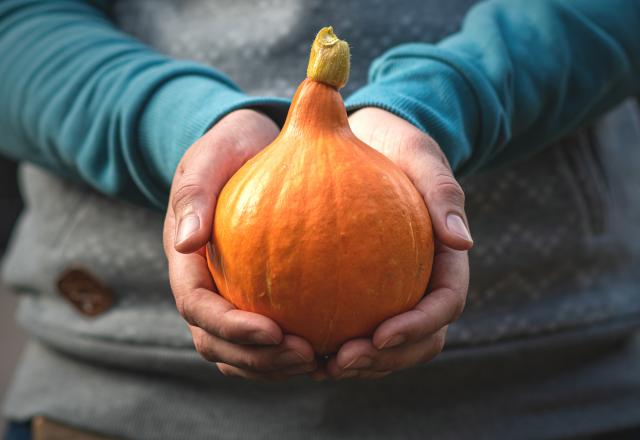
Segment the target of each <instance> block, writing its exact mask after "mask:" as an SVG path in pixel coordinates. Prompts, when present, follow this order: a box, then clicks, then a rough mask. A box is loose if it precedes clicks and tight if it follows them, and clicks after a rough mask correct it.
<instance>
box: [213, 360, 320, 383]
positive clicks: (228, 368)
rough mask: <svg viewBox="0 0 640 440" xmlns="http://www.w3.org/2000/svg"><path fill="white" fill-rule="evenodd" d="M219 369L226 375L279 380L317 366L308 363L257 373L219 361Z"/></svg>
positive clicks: (265, 380)
mask: <svg viewBox="0 0 640 440" xmlns="http://www.w3.org/2000/svg"><path fill="white" fill-rule="evenodd" d="M217 366H218V370H220V372H221V373H222V374H224V375H225V376H230V377H240V378H242V379H248V380H253V381H261V382H279V381H284V380H287V379H291V378H292V377H293V376H299V375H302V374H305V373H310V372H312V371H314V369H315V367H314V366H312V367H309V366H306V365H302V366H299V367H298V366H294V367H290V368H288V369H284V370H281V371H275V372H263V373H256V372H254V371H250V370H243V369H242V368H238V367H234V366H232V365H229V364H224V363H220V362H219V363H218V364H217Z"/></svg>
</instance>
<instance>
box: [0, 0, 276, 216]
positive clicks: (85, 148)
mask: <svg viewBox="0 0 640 440" xmlns="http://www.w3.org/2000/svg"><path fill="white" fill-rule="evenodd" d="M105 3H107V2H97V1H94V2H90V1H80V0H40V1H37V0H5V1H2V2H0V54H1V55H0V153H2V154H5V155H7V156H10V157H13V158H16V159H18V160H24V161H30V162H33V163H36V164H39V165H41V166H43V167H46V168H49V169H51V170H53V171H55V172H57V173H59V174H61V175H64V176H66V177H68V178H72V179H75V180H78V181H81V182H84V183H86V184H88V185H90V186H92V187H94V188H95V189H97V190H99V191H101V192H103V193H105V194H108V195H114V196H119V197H123V198H126V199H128V200H131V201H134V202H137V203H146V204H152V205H155V206H157V207H162V206H163V205H164V204H166V200H167V195H168V190H169V187H170V183H171V179H172V177H173V173H174V171H175V168H176V166H177V163H178V161H179V160H180V158H181V157H182V154H183V153H184V151H185V150H186V149H187V148H188V147H189V145H191V144H192V143H193V142H194V141H195V140H196V139H198V138H199V137H200V136H201V135H202V134H204V132H205V131H206V130H207V129H208V128H209V127H210V126H211V125H212V124H214V123H215V122H216V121H217V120H219V119H220V118H221V117H223V116H224V115H226V114H227V113H229V112H230V111H232V110H235V109H238V108H249V107H250V108H258V109H260V110H262V111H264V112H265V113H267V114H269V115H270V116H272V117H273V118H274V119H276V120H280V119H282V118H283V117H284V115H285V114H286V111H287V107H288V103H287V102H285V101H283V100H278V99H272V98H258V97H250V96H247V95H245V94H244V93H242V92H241V91H240V90H239V89H238V87H237V86H236V85H234V84H233V83H232V82H231V81H230V80H229V79H228V78H226V77H225V76H224V75H222V74H221V73H219V72H217V71H216V70H214V69H211V68H209V67H206V66H203V65H199V64H195V63H190V62H185V61H178V60H175V59H172V58H169V57H167V56H164V55H162V54H160V53H158V52H156V51H154V50H152V49H150V48H149V47H147V46H145V45H144V44H142V43H140V42H138V41H136V40H134V39H133V38H131V37H130V36H128V35H126V34H125V33H123V32H121V31H119V30H118V29H117V28H116V27H114V25H113V23H111V21H110V20H109V18H108V15H107V14H106V12H105V11H104V10H103V9H102V6H103V5H104V4H105Z"/></svg>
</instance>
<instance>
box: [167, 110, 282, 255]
mask: <svg viewBox="0 0 640 440" xmlns="http://www.w3.org/2000/svg"><path fill="white" fill-rule="evenodd" d="M277 135H278V127H277V126H276V125H275V123H274V122H273V121H271V120H270V119H269V118H267V117H266V116H264V115H262V114H260V113H258V112H256V111H253V110H237V111H235V112H233V113H230V114H229V115H227V116H226V117H225V118H223V119H221V120H220V121H219V122H218V123H217V124H216V125H215V126H214V127H213V128H212V129H211V130H210V131H209V132H208V133H207V134H205V135H204V136H203V137H202V138H201V139H200V140H199V141H198V142H196V143H195V144H194V145H193V146H192V147H191V148H189V150H188V151H187V153H186V154H185V156H184V157H183V159H182V160H181V162H180V164H179V165H178V168H177V170H176V173H175V175H174V178H173V183H172V186H171V195H170V201H169V203H170V209H172V210H173V212H174V215H175V220H176V222H175V228H176V229H175V237H174V245H175V248H176V249H177V250H178V251H179V252H182V253H190V252H195V251H196V250H198V249H200V248H201V247H202V246H204V245H205V244H206V243H207V242H208V241H209V239H210V237H211V225H212V224H213V213H214V210H215V205H216V201H217V196H218V194H219V193H220V191H221V190H222V187H223V186H224V184H225V183H226V182H227V180H229V178H230V177H231V176H232V175H233V174H234V173H235V172H236V171H237V170H238V169H239V168H240V167H241V166H242V165H243V164H244V163H245V162H246V161H247V160H248V159H249V158H251V157H252V156H254V155H255V154H256V153H257V152H258V151H260V150H261V149H262V148H264V147H265V146H267V145H268V144H269V143H270V142H271V141H273V139H275V138H276V136H277Z"/></svg>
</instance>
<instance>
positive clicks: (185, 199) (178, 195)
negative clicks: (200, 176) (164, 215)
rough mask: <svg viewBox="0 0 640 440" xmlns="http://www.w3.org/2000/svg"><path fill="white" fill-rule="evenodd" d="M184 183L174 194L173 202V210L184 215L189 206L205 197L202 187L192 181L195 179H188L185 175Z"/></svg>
mask: <svg viewBox="0 0 640 440" xmlns="http://www.w3.org/2000/svg"><path fill="white" fill-rule="evenodd" d="M184 180H185V181H184V182H182V183H181V184H180V185H179V186H178V187H177V188H176V189H175V191H174V192H173V196H172V198H171V200H172V201H173V209H174V210H175V211H176V212H177V213H182V212H183V211H184V210H185V209H186V208H187V207H188V206H189V205H191V204H192V203H193V202H194V201H195V200H197V199H199V198H201V197H202V195H203V189H202V186H201V185H200V184H199V183H196V182H194V181H192V180H195V178H187V177H186V175H185V178H184Z"/></svg>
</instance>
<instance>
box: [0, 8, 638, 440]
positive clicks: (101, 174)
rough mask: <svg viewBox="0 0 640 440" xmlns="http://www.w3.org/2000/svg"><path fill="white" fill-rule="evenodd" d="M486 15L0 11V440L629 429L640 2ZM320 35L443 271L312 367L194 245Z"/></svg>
mask: <svg viewBox="0 0 640 440" xmlns="http://www.w3.org/2000/svg"><path fill="white" fill-rule="evenodd" d="M475 3H476V2H473V1H467V0H455V1H449V2H446V3H442V2H436V1H422V2H416V1H412V0H401V1H397V2H393V3H391V2H381V1H376V2H367V3H366V5H365V4H364V3H363V2H356V1H354V2H340V1H333V0H325V1H322V2H320V1H317V0H265V1H261V2H257V3H255V4H254V3H252V4H248V3H245V2H236V3H234V2H218V1H204V0H194V1H191V2H174V1H170V0H162V1H154V2H151V1H138V2H113V3H108V2H104V1H89V0H87V1H81V0H52V1H46V2H43V1H35V0H8V1H5V2H3V3H1V4H0V50H1V53H2V60H3V61H2V63H1V64H0V78H2V81H0V139H1V140H0V145H1V146H2V147H1V151H2V152H3V153H4V154H6V155H7V156H10V157H13V158H16V159H18V160H20V161H21V162H22V163H23V166H22V168H21V176H20V179H21V186H22V191H23V194H24V197H25V204H26V208H25V212H24V213H23V214H22V216H21V219H20V221H19V224H18V228H17V230H16V232H15V234H14V237H13V239H12V243H11V246H10V248H9V250H8V254H7V256H6V259H5V261H4V265H3V278H4V280H5V282H6V283H7V284H8V285H9V286H11V287H12V288H13V290H15V291H17V292H21V293H23V296H22V298H21V305H20V309H19V312H18V319H19V321H20V323H21V324H22V325H23V326H24V328H25V329H26V330H27V332H28V333H29V334H30V336H31V342H30V343H29V345H28V347H27V349H26V350H25V353H24V355H23V358H22V360H21V362H20V365H19V367H18V369H17V370H16V375H15V378H14V382H13V385H12V388H11V390H10V392H9V393H8V396H7V397H6V401H5V406H4V411H5V415H6V417H7V418H8V419H10V420H11V421H13V422H14V425H13V428H10V431H9V433H8V436H9V438H12V437H11V436H12V435H14V434H12V432H13V433H16V432H18V430H20V429H22V430H23V431H25V430H26V431H27V434H28V431H29V429H33V430H34V431H35V430H39V434H38V435H41V434H42V435H46V433H47V432H49V433H50V432H52V431H54V430H55V429H59V428H60V426H59V425H64V429H67V430H70V432H74V435H82V434H83V433H85V434H86V433H94V434H97V435H101V436H105V437H109V438H116V437H118V438H136V439H143V438H190V439H199V438H211V437H214V438H300V437H303V436H305V437H309V438H332V439H334V438H335V439H347V438H423V437H424V436H425V435H428V436H431V437H434V438H442V439H447V438H451V439H454V438H455V439H463V438H474V439H475V438H522V437H533V438H562V437H565V438H569V437H576V436H589V435H595V434H600V433H612V432H614V431H617V430H621V429H626V428H632V427H634V426H638V425H640V376H639V375H638V374H637V371H638V369H639V368H640V342H639V339H638V336H637V335H638V328H639V326H640V301H638V285H640V273H639V271H638V270H637V267H638V262H639V261H640V252H638V250H639V249H640V245H639V243H640V240H639V238H638V237H639V235H638V234H639V232H640V231H639V228H640V226H639V225H640V222H638V219H640V200H639V197H640V192H638V191H637V188H638V184H640V180H639V179H640V177H639V175H638V173H637V169H638V166H639V165H640V153H639V152H638V149H637V146H638V142H640V129H639V125H640V124H639V123H638V121H639V120H640V119H639V118H638V114H639V113H638V108H637V103H635V102H634V101H628V100H626V99H627V98H630V97H632V96H634V95H637V94H638V93H639V92H640V38H638V34H637V32H638V31H637V30H638V29H640V2H638V1H635V0H613V1H610V2H606V3H605V2H599V1H596V0H571V1H559V0H556V1H554V0H542V1H538V2H527V1H524V0H512V1H507V0H490V1H486V2H477V4H475ZM463 18H464V20H463ZM327 23H329V24H333V25H334V27H335V29H336V32H337V33H338V34H339V35H340V36H341V37H342V38H344V39H345V40H347V41H349V42H350V44H351V45H352V48H353V49H352V54H353V67H352V72H353V75H352V78H351V80H350V86H349V87H348V88H347V89H345V90H344V95H345V96H346V97H347V99H346V104H347V109H348V111H349V114H350V124H351V126H352V129H353V130H354V132H355V133H356V134H357V135H358V136H359V137H360V138H361V139H362V140H364V141H365V142H367V143H369V144H370V145H371V146H373V147H374V148H376V149H378V150H380V151H381V152H382V153H384V154H386V155H387V156H388V157H390V158H391V159H392V160H393V161H395V162H396V163H397V164H398V165H399V166H400V167H401V168H402V169H403V170H404V171H405V172H406V173H407V175H408V176H409V177H410V178H411V179H412V181H413V182H414V183H415V185H416V188H417V189H418V190H419V191H420V193H421V194H422V195H423V196H424V198H425V201H426V203H427V206H428V207H429V211H430V214H431V217H432V219H433V226H434V231H435V236H436V239H437V241H438V252H437V255H436V257H435V261H434V275H433V280H432V283H431V286H430V290H429V292H428V293H427V294H426V295H425V297H424V299H423V300H422V301H421V303H420V304H419V305H418V306H416V308H415V309H414V310H412V311H410V312H407V313H405V314H402V315H398V316H396V317H393V318H391V319H390V320H388V321H385V322H384V323H382V324H381V325H380V326H379V327H378V328H377V329H376V331H375V333H374V334H373V336H372V337H371V338H362V339H356V340H353V341H349V342H347V343H345V344H344V345H343V346H342V347H341V348H340V350H339V351H338V352H337V353H336V354H335V355H333V356H332V357H331V358H330V359H329V360H328V361H327V362H319V361H318V360H316V358H315V356H314V353H313V351H312V350H311V348H310V346H309V344H308V343H307V342H306V341H304V340H303V339H302V338H300V337H297V336H295V335H287V334H283V332H282V330H281V329H280V328H279V327H278V326H277V324H276V323H275V322H273V321H271V320H269V319H268V318H266V317H263V316H259V315H255V314H250V313H247V312H242V311H239V310H236V309H234V308H233V307H232V306H231V305H230V304H229V303H227V302H226V301H225V300H224V299H222V297H220V296H218V295H216V294H215V293H214V286H213V283H212V281H211V279H210V276H209V275H208V272H207V271H206V266H205V265H204V260H203V257H202V254H201V253H200V252H198V251H199V249H201V248H202V246H204V245H205V244H206V243H207V241H208V239H209V236H210V232H211V230H210V225H211V219H212V216H213V213H214V207H215V195H216V194H217V193H218V192H219V191H220V189H221V187H222V186H223V185H224V183H225V181H226V180H227V179H228V178H229V177H230V176H231V175H232V174H233V173H234V172H235V171H236V170H237V169H238V168H239V167H240V166H241V165H242V164H243V163H244V162H245V161H246V160H247V159H248V158H250V157H251V156H253V155H254V154H256V153H257V152H258V151H259V150H260V149H262V148H263V147H264V146H266V145H268V144H269V143H270V142H271V141H272V140H273V139H274V138H275V136H276V135H277V134H278V131H279V127H280V126H281V124H282V122H283V119H284V116H285V114H286V111H287V107H288V102H289V101H288V100H287V98H289V97H290V96H291V94H292V91H293V88H294V87H295V86H296V85H297V84H298V83H299V82H300V81H301V80H302V76H303V74H302V72H303V71H304V67H305V66H306V57H307V54H308V48H309V44H310V42H311V41H312V38H313V35H314V33H315V31H317V30H318V29H319V28H320V27H322V26H324V25H326V24H327ZM143 42H144V43H143ZM150 46H152V47H153V48H151V47H150ZM162 53H165V54H166V55H165V54H162ZM185 59H190V60H192V61H185ZM372 60H373V63H372V64H371V62H372ZM369 64H371V66H370V69H369V72H368V77H367V76H366V71H367V68H368V66H369ZM209 66H213V67H209ZM223 72H224V73H223ZM230 78H233V81H234V82H232V80H231V79H230ZM241 88H242V89H243V90H244V91H241V90H242V89H241ZM458 180H459V181H460V182H461V183H462V186H461V185H460V184H459V182H458ZM462 188H464V191H463V189H462ZM465 193H466V205H465ZM154 208H155V209H154ZM159 210H163V211H166V215H165V219H164V220H163V218H162V215H161V213H160V212H159ZM467 214H469V219H470V220H471V226H472V228H470V227H469V226H470V224H469V222H468V221H467ZM470 230H472V231H473V237H474V240H475V245H474V250H473V251H472V252H471V254H470V255H471V263H470V264H469V261H468V256H467V250H468V249H469V248H470V247H471V246H472V244H473V243H474V241H473V240H472V238H471V233H470ZM161 236H163V237H164V238H163V241H164V251H165V253H166V257H167V260H166V261H167V262H168V264H166V265H165V261H164V259H163V258H162V252H163V249H162V245H161V243H160V242H161ZM379 251H380V252H384V251H385V250H384V249H380V250H379ZM469 267H471V268H472V269H473V271H474V272H473V278H472V282H471V285H470V287H469V291H470V294H469V298H468V300H467V290H468V288H467V286H468V277H469ZM167 273H168V278H169V282H170V286H171V289H169V283H167ZM172 293H173V295H172ZM465 302H467V303H468V304H467V306H466V310H465V312H464V313H463V314H462V317H461V319H459V320H456V319H457V318H458V317H459V316H460V314H461V313H462V309H463V306H464V305H465ZM185 320H186V322H187V324H188V325H187V324H185V323H184V321H185ZM454 321H455V322H454ZM445 334H446V336H447V348H446V349H445V350H444V351H443V353H442V354H440V355H439V356H438V357H437V358H435V359H434V360H433V361H431V362H426V361H429V360H430V359H432V358H434V357H435V356H436V355H438V353H439V352H440V351H441V350H442V348H443V344H444V342H445ZM194 348H195V350H194ZM196 351H197V352H198V353H199V354H198V353H196ZM200 355H201V356H202V357H204V358H205V359H206V360H207V361H210V362H206V361H203V360H202V359H201V357H200ZM216 367H217V368H216ZM389 373H392V374H389ZM230 376H239V377H241V378H244V379H260V380H261V381H257V382H256V381H251V380H239V379H237V378H235V379H234V378H233V377H230ZM309 376H311V378H315V379H317V381H313V380H311V378H310V377H309ZM382 377H384V378H382ZM347 378H351V379H355V378H359V379H363V380H338V381H336V380H334V379H347ZM374 378H378V379H379V380H377V381H374V380H371V379H374ZM283 379H288V380H285V381H282V380H283ZM272 380H274V381H273V382H272ZM21 423H22V424H21ZM23 433H24V432H23ZM43 433H44V434H43ZM15 435H18V434H15ZM86 435H88V434H86ZM607 435H609V434H607Z"/></svg>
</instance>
